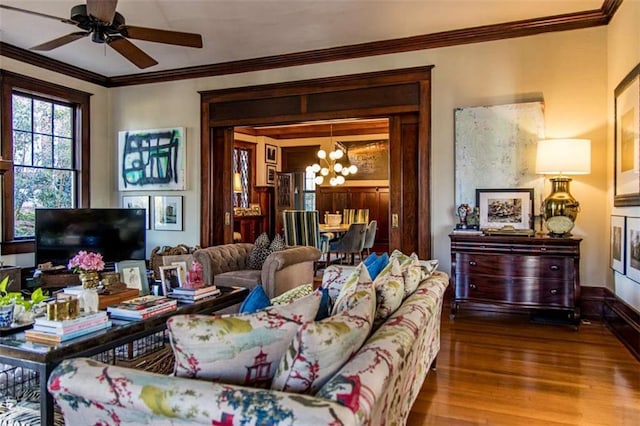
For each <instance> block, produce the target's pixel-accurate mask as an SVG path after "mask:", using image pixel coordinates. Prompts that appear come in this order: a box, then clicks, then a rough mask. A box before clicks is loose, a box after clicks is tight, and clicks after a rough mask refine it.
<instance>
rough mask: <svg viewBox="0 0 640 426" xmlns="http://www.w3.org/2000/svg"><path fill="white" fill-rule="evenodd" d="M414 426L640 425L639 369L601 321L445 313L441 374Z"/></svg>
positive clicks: (421, 398)
mask: <svg viewBox="0 0 640 426" xmlns="http://www.w3.org/2000/svg"><path fill="white" fill-rule="evenodd" d="M407 425H410V426H421V425H527V426H536V425H545V426H555V425H587V426H590V425H612V426H626V425H633V426H640V362H638V361H637V360H636V359H635V358H634V357H633V356H632V355H631V354H630V353H629V352H628V351H627V349H626V348H625V347H624V346H623V345H622V344H621V343H620V342H619V341H618V340H617V339H616V338H615V336H613V335H612V334H611V332H609V330H607V328H606V326H605V325H604V324H602V323H600V322H597V321H592V323H591V324H581V325H580V328H579V330H578V331H574V330H573V328H572V327H568V326H564V325H555V324H554V325H551V324H537V323H532V322H530V320H529V317H528V316H527V315H517V314H506V313H492V312H482V311H471V310H465V309H464V306H463V309H462V310H461V311H460V313H459V315H458V316H457V317H456V319H455V320H451V319H450V318H449V309H448V308H446V307H445V309H444V312H443V315H442V332H441V349H440V354H439V355H438V360H437V370H436V371H430V372H429V374H428V376H427V378H426V379H425V382H424V384H423V386H422V389H421V391H420V394H419V395H418V398H417V400H416V402H415V404H414V406H413V409H412V412H411V414H410V416H409V419H408V421H407Z"/></svg>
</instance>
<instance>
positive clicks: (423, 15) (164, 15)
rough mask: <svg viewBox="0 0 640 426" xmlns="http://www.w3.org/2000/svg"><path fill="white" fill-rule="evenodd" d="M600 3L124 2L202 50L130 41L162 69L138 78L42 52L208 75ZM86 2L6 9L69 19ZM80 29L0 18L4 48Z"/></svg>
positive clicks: (27, 2) (138, 20) (25, 0)
mask: <svg viewBox="0 0 640 426" xmlns="http://www.w3.org/2000/svg"><path fill="white" fill-rule="evenodd" d="M602 2H603V0H323V1H318V0H119V2H118V7H117V11H118V12H119V13H120V14H122V15H124V17H125V19H126V23H127V24H130V25H136V26H142V27H153V28H161V29H169V30H176V31H185V32H195V33H199V34H201V35H202V38H203V43H204V47H203V48H202V49H194V48H189V47H179V46H171V45H165V44H158V43H151V42H145V41H138V40H132V41H133V42H134V43H135V44H136V45H137V46H138V47H139V48H141V49H142V50H144V51H145V52H146V53H147V54H149V55H151V56H152V57H153V58H155V59H156V60H157V61H158V62H159V64H158V65H155V66H153V67H150V68H147V69H145V70H140V69H138V68H137V67H136V66H134V65H133V64H131V63H129V62H128V61H127V60H126V59H124V58H123V57H122V56H120V55H119V54H118V53H117V52H115V51H114V50H113V49H111V48H110V47H108V46H106V45H100V44H95V43H93V42H92V41H91V40H90V38H89V37H85V38H83V39H80V40H78V41H75V42H73V43H70V44H68V45H66V46H62V47H59V48H57V49H54V50H52V51H50V52H38V53H41V54H43V55H45V56H48V57H51V58H53V59H57V60H59V61H62V62H65V63H68V64H71V65H75V66H77V67H80V68H83V69H87V70H89V71H93V72H96V73H99V74H102V75H104V76H107V77H113V76H119V75H128V74H135V73H140V72H152V71H161V70H167V69H175V68H182V67H188V66H195V65H209V64H216V63H222V62H228V61H237V60H242V59H253V58H259V57H263V56H272V55H280V54H285V53H294V52H303V51H307V50H314V49H323V48H330V47H337V46H345V45H350V44H358V43H363V42H371V41H381V40H388V39H394V38H401V37H408V36H415V35H423V34H430V33H435V32H440V31H447V30H455V29H461V28H468V27H475V26H479V25H488V24H496V23H502V22H509V21H516V20H523V19H530V18H540V17H544V16H550V15H557V14H564V13H571V12H580V11H585V10H594V9H599V8H600V7H601V6H602ZM81 3H82V0H0V4H4V5H9V6H14V7H19V8H22V9H29V10H33V11H37V12H41V13H46V14H49V15H54V16H58V17H61V18H68V17H69V11H70V9H71V7H73V6H75V5H77V4H81ZM76 30H77V28H76V27H75V26H73V25H69V24H64V23H61V22H58V21H56V20H53V19H46V18H42V17H38V16H34V15H29V14H24V13H20V12H14V11H9V10H5V9H0V40H1V41H3V42H5V43H8V44H11V45H14V46H17V47H20V48H24V49H28V48H30V47H32V46H35V45H38V44H40V43H43V42H45V41H49V40H51V39H54V38H57V37H60V36H62V35H65V34H68V33H71V32H75V31H76Z"/></svg>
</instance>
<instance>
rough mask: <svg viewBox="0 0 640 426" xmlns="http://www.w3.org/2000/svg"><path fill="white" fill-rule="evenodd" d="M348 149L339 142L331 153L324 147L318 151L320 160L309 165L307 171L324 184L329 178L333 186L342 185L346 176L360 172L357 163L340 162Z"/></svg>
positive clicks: (319, 182)
mask: <svg viewBox="0 0 640 426" xmlns="http://www.w3.org/2000/svg"><path fill="white" fill-rule="evenodd" d="M330 138H331V141H332V142H333V125H332V126H331V136H330ZM345 152H346V149H344V146H342V145H341V144H340V143H339V142H337V143H335V144H334V150H333V151H331V152H330V153H329V154H327V152H326V151H325V150H324V149H321V150H319V151H318V154H317V155H318V162H317V163H314V164H313V165H311V166H307V169H306V170H307V173H313V174H314V179H313V180H314V182H315V183H316V184H317V185H322V184H323V183H324V180H325V179H329V184H330V185H331V186H337V185H342V184H343V183H344V182H345V177H346V176H349V175H352V174H355V173H357V172H358V168H357V167H356V166H355V165H353V164H352V165H350V166H348V165H346V164H343V163H342V162H340V160H341V159H342V158H343V157H344V153H345Z"/></svg>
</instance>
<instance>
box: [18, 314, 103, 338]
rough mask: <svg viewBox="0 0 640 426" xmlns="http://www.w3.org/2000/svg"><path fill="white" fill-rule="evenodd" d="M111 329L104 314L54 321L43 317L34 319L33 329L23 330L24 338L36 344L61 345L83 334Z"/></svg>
mask: <svg viewBox="0 0 640 426" xmlns="http://www.w3.org/2000/svg"><path fill="white" fill-rule="evenodd" d="M110 327H111V321H109V316H108V315H107V313H106V312H96V313H92V314H85V315H80V316H79V317H77V318H73V319H68V320H62V321H56V320H50V319H47V318H45V317H38V318H36V319H35V322H34V324H33V329H31V330H25V332H24V334H25V338H26V340H28V341H30V342H37V343H54V344H55V343H61V342H66V341H67V340H71V339H75V338H76V337H80V336H84V335H85V334H90V333H94V332H96V331H100V330H103V329H105V328H110Z"/></svg>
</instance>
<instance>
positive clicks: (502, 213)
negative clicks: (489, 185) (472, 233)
mask: <svg viewBox="0 0 640 426" xmlns="http://www.w3.org/2000/svg"><path fill="white" fill-rule="evenodd" d="M476 205H477V206H478V207H479V208H480V228H481V229H487V228H493V229H500V228H503V227H505V226H513V227H514V228H515V229H533V188H513V189H476Z"/></svg>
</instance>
